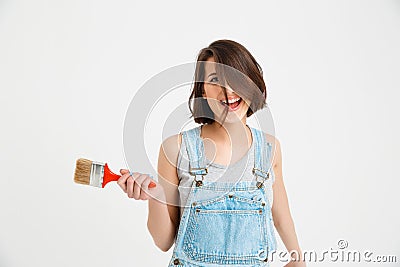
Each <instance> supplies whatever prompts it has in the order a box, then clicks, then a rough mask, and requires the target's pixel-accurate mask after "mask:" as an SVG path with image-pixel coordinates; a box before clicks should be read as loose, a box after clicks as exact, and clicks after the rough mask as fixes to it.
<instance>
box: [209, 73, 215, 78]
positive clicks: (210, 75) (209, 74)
mask: <svg viewBox="0 0 400 267" xmlns="http://www.w3.org/2000/svg"><path fill="white" fill-rule="evenodd" d="M211 75H217V73H216V72H212V73H210V74H208V76H207V78H208V77H210V76H211Z"/></svg>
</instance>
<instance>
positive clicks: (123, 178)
mask: <svg viewBox="0 0 400 267" xmlns="http://www.w3.org/2000/svg"><path fill="white" fill-rule="evenodd" d="M120 172H121V174H122V175H121V177H120V178H119V179H118V181H117V184H118V185H119V186H120V187H121V188H122V190H123V191H124V192H125V193H126V192H127V185H126V181H127V179H128V178H129V176H130V174H129V171H128V172H122V171H120Z"/></svg>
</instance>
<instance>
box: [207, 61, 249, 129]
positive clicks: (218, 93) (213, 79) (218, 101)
mask: <svg viewBox="0 0 400 267" xmlns="http://www.w3.org/2000/svg"><path fill="white" fill-rule="evenodd" d="M208 62H210V63H209V64H208ZM215 65H216V64H215V61H214V58H213V57H211V58H209V59H208V60H207V63H206V64H205V78H204V79H205V81H204V82H205V83H204V93H203V97H205V98H207V102H208V105H209V106H210V108H211V110H212V111H213V113H214V116H215V120H216V121H218V122H220V121H221V120H222V115H223V114H224V109H225V107H228V114H227V116H226V118H225V121H224V122H226V123H233V122H237V121H242V120H244V119H246V113H247V110H248V109H249V105H248V103H249V101H248V100H246V101H245V100H244V99H242V97H240V96H239V95H238V94H236V93H235V92H234V91H233V90H232V88H230V86H229V85H228V84H227V83H223V81H221V80H219V79H221V77H220V76H218V73H216V68H215ZM221 83H222V84H226V87H225V88H226V94H227V96H228V103H226V98H225V95H224V91H223V89H222V87H221V86H220V84H221ZM246 102H247V103H246Z"/></svg>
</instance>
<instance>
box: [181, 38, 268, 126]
mask: <svg viewBox="0 0 400 267" xmlns="http://www.w3.org/2000/svg"><path fill="white" fill-rule="evenodd" d="M211 57H213V58H214V61H215V62H216V63H219V64H216V70H217V74H218V76H219V77H221V75H222V79H221V82H218V83H219V84H221V88H222V89H223V92H224V95H225V99H226V100H228V99H227V93H226V88H225V86H224V84H225V82H227V83H228V84H229V85H230V87H231V88H232V90H234V92H235V93H237V94H238V95H239V96H240V97H242V98H245V99H247V100H248V101H249V102H250V103H249V109H248V110H247V114H246V116H247V117H250V116H251V115H252V114H253V113H255V112H256V111H257V110H260V109H262V108H264V107H265V105H266V97H267V91H266V86H265V82H264V79H263V73H262V69H261V66H260V65H259V64H258V63H257V61H256V60H255V59H254V57H253V56H252V55H251V54H250V52H249V51H248V50H247V49H246V48H245V47H244V46H243V45H241V44H239V43H237V42H235V41H232V40H217V41H214V42H213V43H211V44H210V45H209V46H208V47H206V48H203V49H202V50H200V52H199V54H198V56H197V63H196V70H195V81H194V85H193V90H192V93H191V95H190V97H189V109H190V111H191V113H192V116H193V118H194V121H195V122H196V123H199V124H211V123H213V122H214V113H213V112H212V110H211V108H210V106H209V105H208V103H207V101H195V100H201V99H203V92H204V83H205V77H204V76H205V69H204V64H205V62H206V61H207V60H208V59H209V58H211ZM224 65H227V66H229V67H226V68H223V66H224ZM229 69H232V70H233V73H232V71H229ZM226 70H228V71H226ZM236 70H237V71H236ZM235 72H236V73H235ZM238 73H239V74H241V75H238ZM238 76H240V77H238ZM235 85H236V86H235ZM255 90H259V92H256V91H255ZM260 92H261V94H260ZM260 96H261V97H260ZM192 104H193V107H192ZM227 112H228V108H227V107H226V108H225V116H224V118H223V120H224V119H225V117H226V114H227Z"/></svg>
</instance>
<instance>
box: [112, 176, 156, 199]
mask: <svg viewBox="0 0 400 267" xmlns="http://www.w3.org/2000/svg"><path fill="white" fill-rule="evenodd" d="M120 173H121V177H120V178H119V179H118V181H117V183H118V185H119V186H120V187H121V188H122V190H123V191H124V192H125V193H126V194H127V195H128V197H129V198H134V199H136V200H139V199H140V200H148V199H149V198H150V195H148V194H147V192H148V190H149V185H150V183H151V182H153V183H154V181H153V179H152V178H151V177H150V176H149V175H148V174H141V173H137V172H135V173H133V174H132V175H131V173H130V172H129V170H126V169H121V170H120Z"/></svg>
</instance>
